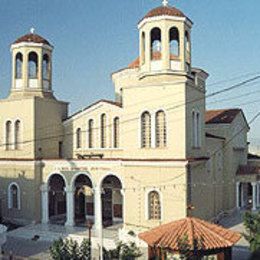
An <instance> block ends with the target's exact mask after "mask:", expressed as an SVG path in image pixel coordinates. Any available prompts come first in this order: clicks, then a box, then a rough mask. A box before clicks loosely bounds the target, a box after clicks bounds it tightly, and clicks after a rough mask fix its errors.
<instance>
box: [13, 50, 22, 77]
mask: <svg viewBox="0 0 260 260" xmlns="http://www.w3.org/2000/svg"><path fill="white" fill-rule="evenodd" d="M22 73H23V55H22V54H21V53H20V52H19V53H17V54H16V56H15V78H16V79H21V78H22Z"/></svg>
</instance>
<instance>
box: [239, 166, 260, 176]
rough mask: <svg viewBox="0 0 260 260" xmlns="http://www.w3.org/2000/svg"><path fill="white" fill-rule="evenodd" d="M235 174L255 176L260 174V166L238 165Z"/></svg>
mask: <svg viewBox="0 0 260 260" xmlns="http://www.w3.org/2000/svg"><path fill="white" fill-rule="evenodd" d="M236 174H237V175H257V174H260V166H253V165H240V166H239V168H238V170H237V173H236Z"/></svg>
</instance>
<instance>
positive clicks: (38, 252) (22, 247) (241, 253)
mask: <svg viewBox="0 0 260 260" xmlns="http://www.w3.org/2000/svg"><path fill="white" fill-rule="evenodd" d="M243 214H244V212H236V213H234V214H233V215H232V216H228V217H225V218H224V219H222V221H220V224H221V225H223V226H225V227H227V228H230V229H232V230H235V231H238V232H240V233H242V232H245V230H244V227H243ZM12 234H14V233H12ZM50 245H51V242H50V241H32V240H31V239H28V238H27V239H26V238H21V237H14V236H12V237H7V242H6V243H5V245H4V246H3V250H4V251H5V252H6V253H10V252H12V253H13V254H14V255H16V256H17V255H18V256H21V257H24V258H15V259H39V260H41V259H45V260H48V259H49V255H48V249H49V247H50ZM249 256H250V252H249V250H248V243H247V241H246V240H245V239H244V238H242V239H241V240H240V241H239V242H238V244H237V245H236V246H235V247H234V248H233V260H248V259H249ZM2 259H7V258H2ZM96 259H98V258H96Z"/></svg>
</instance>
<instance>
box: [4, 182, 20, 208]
mask: <svg viewBox="0 0 260 260" xmlns="http://www.w3.org/2000/svg"><path fill="white" fill-rule="evenodd" d="M7 194H8V208H9V209H20V206H21V201H20V200H21V197H20V188H19V186H18V184H17V183H11V184H10V185H9V186H8V193H7Z"/></svg>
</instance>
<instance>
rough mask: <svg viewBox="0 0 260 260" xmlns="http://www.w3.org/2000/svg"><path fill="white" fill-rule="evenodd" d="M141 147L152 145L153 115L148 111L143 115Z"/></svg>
mask: <svg viewBox="0 0 260 260" xmlns="http://www.w3.org/2000/svg"><path fill="white" fill-rule="evenodd" d="M141 147H142V148H149V147H151V115H150V113H149V112H147V111H146V112H144V113H143V114H142V115H141Z"/></svg>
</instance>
